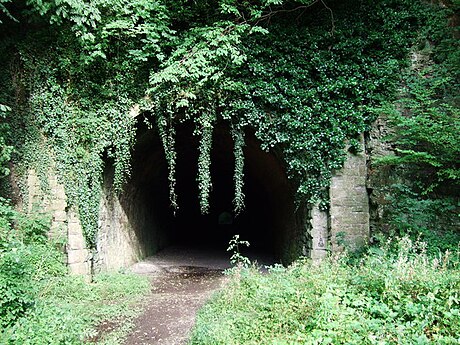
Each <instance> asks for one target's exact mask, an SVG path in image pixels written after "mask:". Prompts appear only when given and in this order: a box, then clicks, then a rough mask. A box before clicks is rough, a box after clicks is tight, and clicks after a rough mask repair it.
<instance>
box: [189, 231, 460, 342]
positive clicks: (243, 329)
mask: <svg viewBox="0 0 460 345" xmlns="http://www.w3.org/2000/svg"><path fill="white" fill-rule="evenodd" d="M347 261H348V260H346V258H344V257H339V258H331V259H329V260H326V261H324V262H322V263H316V262H312V261H299V262H297V263H295V264H294V265H292V266H290V267H288V268H284V267H280V266H274V267H271V268H270V270H269V274H263V273H260V272H258V271H257V270H256V269H254V268H252V269H241V270H240V271H238V272H237V274H233V275H232V276H231V279H230V283H229V285H228V287H227V288H226V289H225V290H223V291H221V292H219V293H218V294H217V295H216V296H214V298H213V299H212V300H211V301H210V302H209V303H208V304H207V305H205V306H204V307H203V309H202V310H201V311H200V312H199V315H198V320H197V324H196V326H195V328H194V330H193V335H192V339H191V344H200V345H205V344H226V345H229V344H241V345H242V344H277V345H281V344H285V345H287V344H290V345H294V344H458V342H459V341H460V337H459V334H460V296H459V291H460V270H459V268H458V267H450V268H449V257H448V256H439V257H438V258H431V257H430V256H428V255H427V254H426V252H425V251H424V245H423V244H421V243H417V242H413V241H411V240H410V239H409V238H408V237H404V238H401V239H399V240H398V241H396V242H393V244H392V242H389V243H387V244H385V245H384V246H382V247H379V248H371V249H370V250H369V252H368V254H367V255H366V256H365V257H364V258H363V259H362V261H361V263H360V264H358V265H354V266H352V265H348V264H346V262H347Z"/></svg>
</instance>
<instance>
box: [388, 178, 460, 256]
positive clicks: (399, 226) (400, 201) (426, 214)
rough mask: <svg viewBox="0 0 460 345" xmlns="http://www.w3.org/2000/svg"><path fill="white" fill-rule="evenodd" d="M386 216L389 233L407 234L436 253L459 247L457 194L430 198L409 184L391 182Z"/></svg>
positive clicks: (456, 249)
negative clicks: (452, 196) (418, 192)
mask: <svg viewBox="0 0 460 345" xmlns="http://www.w3.org/2000/svg"><path fill="white" fill-rule="evenodd" d="M387 200H388V204H387V205H386V208H385V217H386V219H387V222H388V225H389V231H388V234H387V235H390V236H394V235H397V236H404V235H408V236H410V238H411V239H412V240H413V241H416V240H421V241H423V242H425V243H426V244H427V248H426V250H427V252H428V254H430V255H437V254H439V253H440V252H445V251H446V250H449V251H451V252H456V251H458V250H459V249H460V232H459V231H458V227H459V224H460V212H459V211H460V204H459V201H458V200H456V199H455V198H449V197H443V198H427V197H426V196H421V195H419V194H417V193H415V192H414V191H412V189H411V188H410V187H408V186H405V185H403V184H396V185H393V186H391V188H390V192H389V193H388V196H387Z"/></svg>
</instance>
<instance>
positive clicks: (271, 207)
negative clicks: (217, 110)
mask: <svg viewBox="0 0 460 345" xmlns="http://www.w3.org/2000/svg"><path fill="white" fill-rule="evenodd" d="M192 127H193V126H191V125H190V123H185V124H183V125H181V126H179V127H178V128H177V136H176V146H175V147H176V152H177V165H176V191H177V195H178V204H179V208H178V210H177V211H176V214H175V215H174V212H173V210H172V208H171V207H170V204H171V203H170V200H169V187H168V185H169V183H168V169H167V163H166V159H165V154H164V151H163V147H162V145H161V142H160V139H159V137H158V134H157V132H156V130H154V129H148V128H147V127H146V126H143V125H142V126H140V127H139V128H138V136H137V141H136V145H135V148H134V152H133V161H132V162H133V163H132V164H133V166H132V168H133V170H132V176H131V179H130V181H129V182H128V183H127V186H126V188H125V190H124V193H123V194H124V196H123V198H122V205H123V207H124V208H125V209H126V210H127V214H128V217H129V219H130V223H131V225H132V227H133V229H134V231H135V232H136V235H137V238H138V239H139V241H140V245H141V247H142V248H143V252H144V253H145V256H149V255H152V254H154V253H155V252H157V251H159V250H161V249H163V248H165V247H167V246H169V245H180V246H187V247H188V246H190V247H197V248H212V249H218V250H222V251H225V250H226V248H227V247H228V243H229V241H230V239H231V238H232V237H233V235H234V234H239V235H240V239H241V240H245V241H249V243H250V248H249V249H248V252H247V253H245V250H244V249H243V250H242V253H243V254H245V255H248V256H249V257H250V256H251V255H259V254H262V255H263V256H265V257H271V258H272V259H273V260H274V261H278V262H279V261H286V259H284V260H283V258H286V257H287V256H288V255H287V254H288V253H287V251H290V250H291V251H292V249H291V248H292V246H293V245H295V243H296V235H297V233H298V230H299V228H300V227H301V224H299V222H298V221H297V219H296V215H295V206H294V188H293V187H292V184H291V183H290V181H289V180H288V179H287V177H286V174H285V171H284V168H283V166H282V164H281V163H280V160H279V159H277V158H276V157H275V155H274V154H272V153H268V152H264V151H263V150H262V149H261V148H260V145H259V143H258V141H257V140H256V138H255V136H254V135H253V134H251V133H246V146H245V148H244V155H245V167H244V173H245V176H244V189H243V191H244V194H245V209H244V210H243V211H242V212H241V213H240V214H239V215H238V216H235V215H234V212H233V198H234V183H233V172H234V156H233V140H232V137H231V134H230V130H229V129H228V128H227V127H226V126H225V125H221V126H217V128H215V130H214V133H213V146H212V150H211V179H212V190H211V195H210V211H209V214H206V215H202V214H201V213H200V208H199V200H198V182H197V170H198V167H197V162H198V152H199V149H198V145H199V137H198V136H195V135H194V134H193V128H192Z"/></svg>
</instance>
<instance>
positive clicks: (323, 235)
mask: <svg viewBox="0 0 460 345" xmlns="http://www.w3.org/2000/svg"><path fill="white" fill-rule="evenodd" d="M328 230H329V229H328V216H327V213H326V212H325V211H321V210H320V209H319V207H318V206H314V207H313V208H312V210H311V237H312V239H311V241H312V244H311V252H310V257H311V258H312V259H313V260H320V259H323V258H324V257H326V255H327V245H328V241H329V238H328V237H329V236H328V235H329V231H328Z"/></svg>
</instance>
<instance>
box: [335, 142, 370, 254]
mask: <svg viewBox="0 0 460 345" xmlns="http://www.w3.org/2000/svg"><path fill="white" fill-rule="evenodd" d="M366 181H367V157H366V154H365V149H364V138H363V137H361V151H360V152H359V153H357V154H351V153H348V154H347V159H346V161H345V164H344V166H343V168H342V169H341V170H340V171H337V172H336V173H335V174H334V176H333V178H332V181H331V186H330V189H329V197H330V208H329V216H330V237H331V244H332V250H338V249H340V246H339V243H338V240H339V242H340V237H343V238H342V239H343V240H344V242H345V244H346V245H348V246H349V247H350V249H352V250H353V249H357V248H359V247H360V246H362V245H364V244H366V243H367V242H368V240H369V196H368V193H367V187H366Z"/></svg>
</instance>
